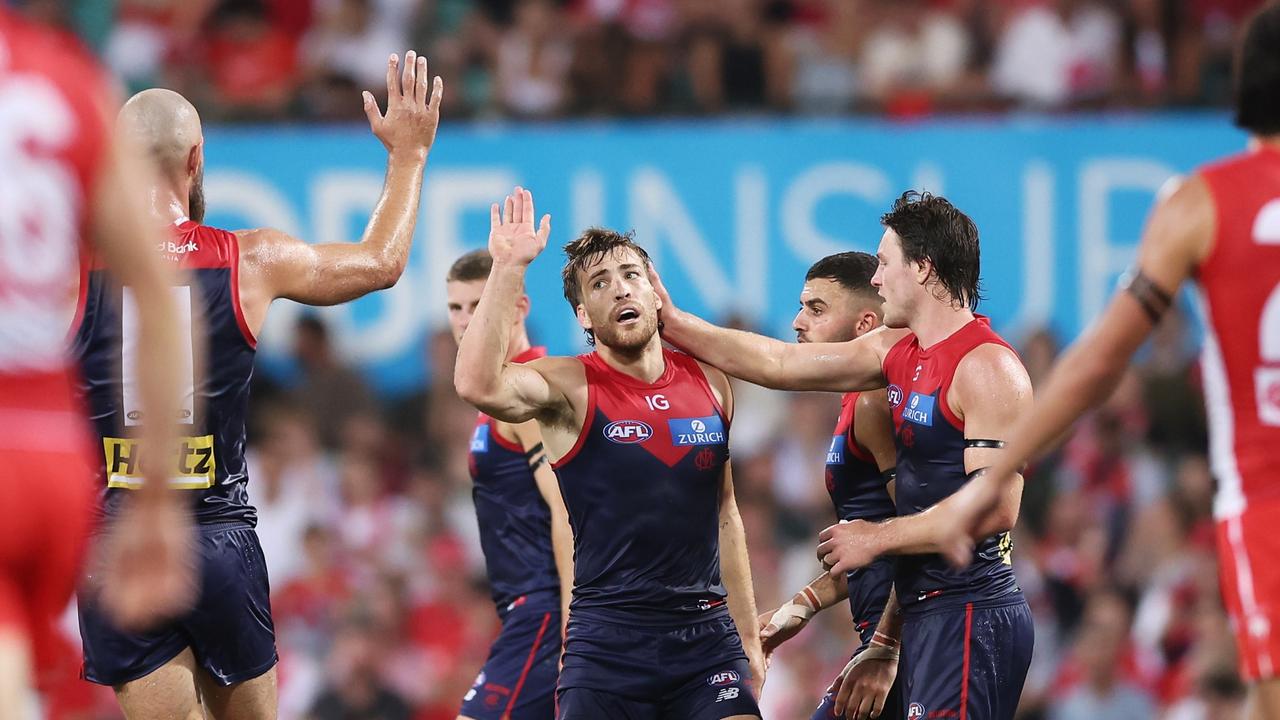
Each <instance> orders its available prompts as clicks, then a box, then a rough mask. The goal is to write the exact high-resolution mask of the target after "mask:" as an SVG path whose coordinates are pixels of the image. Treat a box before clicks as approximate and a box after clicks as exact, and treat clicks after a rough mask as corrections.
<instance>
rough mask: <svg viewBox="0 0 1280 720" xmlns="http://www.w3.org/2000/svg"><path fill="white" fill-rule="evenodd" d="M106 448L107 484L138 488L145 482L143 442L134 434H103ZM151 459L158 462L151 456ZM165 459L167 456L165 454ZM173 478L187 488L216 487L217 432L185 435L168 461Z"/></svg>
mask: <svg viewBox="0 0 1280 720" xmlns="http://www.w3.org/2000/svg"><path fill="white" fill-rule="evenodd" d="M102 450H103V452H104V453H105V455H106V461H107V465H106V467H107V487H113V488H124V489H128V490H136V489H137V488H139V487H141V486H142V457H143V455H144V451H143V450H142V445H141V443H140V442H139V441H138V440H136V439H134V438H112V437H109V438H103V439H102ZM148 462H154V460H149V461H148ZM161 462H164V459H163V458H161ZM167 466H168V468H167V469H168V472H169V478H170V479H169V482H170V484H172V485H173V487H175V488H180V489H183V490H203V489H205V488H209V487H213V478H214V470H215V469H216V462H215V460H214V456H213V436H212V435H201V436H198V437H184V438H182V439H181V440H179V442H178V448H177V450H176V452H175V453H174V454H173V455H172V456H171V458H170V459H169V460H168V462H167Z"/></svg>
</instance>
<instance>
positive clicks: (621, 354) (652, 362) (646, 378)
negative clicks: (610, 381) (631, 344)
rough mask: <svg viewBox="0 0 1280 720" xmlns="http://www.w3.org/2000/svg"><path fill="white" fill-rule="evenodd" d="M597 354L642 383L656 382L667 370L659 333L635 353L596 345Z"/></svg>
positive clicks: (601, 344)
mask: <svg viewBox="0 0 1280 720" xmlns="http://www.w3.org/2000/svg"><path fill="white" fill-rule="evenodd" d="M596 354H597V355H599V356H600V358H601V359H602V360H604V362H605V364H606V365H608V366H609V367H611V368H613V369H614V370H617V371H618V372H620V373H622V374H624V375H630V376H631V377H633V378H635V379H637V380H639V381H641V382H646V383H651V382H656V381H657V379H658V378H660V377H662V373H664V372H666V370H667V361H666V359H665V358H664V357H663V356H662V338H660V337H659V336H658V334H657V333H654V334H653V338H652V339H651V340H649V342H647V343H645V345H644V347H642V348H640V349H639V350H636V351H634V352H629V351H626V350H617V349H614V348H611V347H609V346H608V345H605V344H603V343H600V344H598V345H596Z"/></svg>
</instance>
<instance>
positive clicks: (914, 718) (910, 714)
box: [907, 703, 924, 720]
mask: <svg viewBox="0 0 1280 720" xmlns="http://www.w3.org/2000/svg"><path fill="white" fill-rule="evenodd" d="M907 720H924V706H923V705H921V704H920V703H911V707H909V708H907Z"/></svg>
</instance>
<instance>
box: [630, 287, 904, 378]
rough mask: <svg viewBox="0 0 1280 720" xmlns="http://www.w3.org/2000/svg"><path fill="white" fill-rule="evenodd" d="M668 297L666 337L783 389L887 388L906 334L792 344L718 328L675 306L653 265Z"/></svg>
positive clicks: (739, 374) (885, 332) (883, 332)
mask: <svg viewBox="0 0 1280 720" xmlns="http://www.w3.org/2000/svg"><path fill="white" fill-rule="evenodd" d="M649 280H650V282H652V283H653V287H654V290H656V291H657V293H658V297H659V299H660V300H661V301H662V310H661V320H662V337H663V339H664V340H667V341H668V342H671V343H672V344H674V345H677V346H679V347H681V348H683V349H685V350H686V351H688V352H689V353H690V354H692V355H694V356H695V357H697V358H698V359H699V360H702V361H703V362H705V363H707V364H709V365H713V366H715V367H718V368H720V369H721V370H723V371H725V372H726V373H728V374H729V375H732V376H733V377H736V378H741V379H743V380H746V381H747V382H751V383H755V384H756V385H763V386H764V387H768V388H774V389H777V390H828V391H832V392H849V391H852V390H872V389H875V388H879V387H884V382H885V381H884V375H883V374H882V373H881V371H880V366H881V363H882V362H883V360H884V356H885V353H887V352H889V349H890V348H891V347H893V344H894V343H895V342H897V341H898V340H900V339H901V338H902V336H903V335H905V334H906V331H905V330H890V329H887V328H880V329H877V330H875V331H872V332H870V333H867V334H866V335H863V336H862V337H859V338H857V339H855V340H851V341H849V342H843V343H787V342H782V341H781V340H777V339H774V338H769V337H765V336H763V335H756V334H755V333H749V332H743V331H741V330H730V329H728V328H722V327H717V326H715V325H712V324H711V323H709V322H707V321H705V320H703V319H701V318H698V317H696V316H694V315H690V314H689V313H686V312H684V311H682V310H680V309H679V308H677V307H676V306H675V303H674V302H672V300H671V295H670V294H669V293H668V292H667V289H666V287H664V286H663V284H662V279H661V278H659V277H658V272H657V270H655V269H654V268H652V267H650V269H649Z"/></svg>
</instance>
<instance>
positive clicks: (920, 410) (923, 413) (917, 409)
mask: <svg viewBox="0 0 1280 720" xmlns="http://www.w3.org/2000/svg"><path fill="white" fill-rule="evenodd" d="M934 400H936V398H934V397H933V396H932V395H921V394H920V393H918V392H913V393H911V397H910V398H908V399H907V406H906V407H905V408H903V409H902V419H903V420H910V421H911V422H913V423H915V424H917V425H927V426H929V427H933V403H934Z"/></svg>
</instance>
